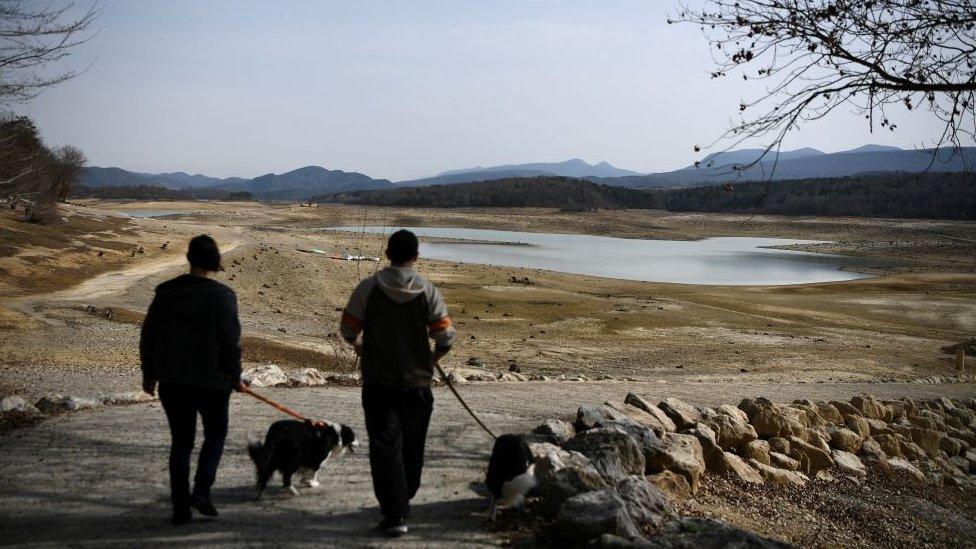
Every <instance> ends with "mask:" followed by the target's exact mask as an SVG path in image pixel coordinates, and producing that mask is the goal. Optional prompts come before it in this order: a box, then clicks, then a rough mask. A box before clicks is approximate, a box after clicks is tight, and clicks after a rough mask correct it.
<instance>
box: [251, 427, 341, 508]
mask: <svg viewBox="0 0 976 549" xmlns="http://www.w3.org/2000/svg"><path fill="white" fill-rule="evenodd" d="M357 446H359V441H358V440H356V433H354V432H353V430H352V429H350V428H349V426H347V425H340V424H338V423H329V422H325V423H322V424H315V425H313V424H312V423H309V422H305V421H294V420H283V421H278V422H275V423H273V424H272V425H271V427H270V428H269V429H268V434H267V435H266V436H265V437H264V442H263V443H262V442H261V440H260V439H259V438H256V437H255V438H251V439H250V440H248V443H247V452H248V454H250V455H251V460H252V461H254V465H255V467H256V468H257V497H261V493H262V492H264V489H265V488H266V487H267V486H268V480H270V479H271V475H273V474H274V472H275V471H279V472H281V478H282V481H283V484H284V487H285V489H287V490H288V491H289V492H291V493H292V494H294V495H296V496H297V495H298V488H296V487H295V485H294V484H292V476H293V475H294V474H295V473H299V474H302V475H303V476H304V477H305V481H306V482H307V483H308V485H309V486H310V487H312V488H316V487H318V486H319V480H318V475H319V468H321V467H322V465H323V464H324V463H325V461H326V460H327V459H329V457H331V456H332V455H333V454H335V453H336V452H338V454H339V455H341V454H342V453H343V452H345V451H346V450H349V451H350V452H352V451H353V449H354V448H355V447H357Z"/></svg>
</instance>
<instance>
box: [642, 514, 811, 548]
mask: <svg viewBox="0 0 976 549" xmlns="http://www.w3.org/2000/svg"><path fill="white" fill-rule="evenodd" d="M648 543H649V544H650V545H649V546H650V547H655V548H660V549H691V548H707V549H720V548H725V549H786V548H788V547H792V546H791V545H789V544H786V543H782V542H779V541H776V540H772V539H769V538H764V537H760V536H758V535H756V534H754V533H752V532H749V531H747V530H742V529H739V528H736V527H735V526H731V525H729V524H725V523H724V522H720V521H717V520H714V519H707V518H697V517H694V518H692V517H688V518H680V519H678V520H675V521H672V522H669V523H667V524H665V526H664V527H662V529H661V531H660V532H658V534H657V535H655V536H654V537H653V538H651V539H650V540H648Z"/></svg>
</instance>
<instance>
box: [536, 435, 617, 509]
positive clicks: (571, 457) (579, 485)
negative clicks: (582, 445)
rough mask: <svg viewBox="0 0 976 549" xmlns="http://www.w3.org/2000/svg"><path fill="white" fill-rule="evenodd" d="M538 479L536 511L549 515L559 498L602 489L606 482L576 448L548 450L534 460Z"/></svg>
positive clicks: (564, 499)
mask: <svg viewBox="0 0 976 549" xmlns="http://www.w3.org/2000/svg"><path fill="white" fill-rule="evenodd" d="M535 476H536V479H537V480H538V482H539V484H538V488H537V491H538V493H539V496H540V498H539V505H538V509H539V512H540V513H541V514H542V515H543V516H547V517H552V516H555V514H556V513H557V512H558V511H559V508H560V507H561V506H562V504H563V502H564V501H566V500H567V499H569V498H571V497H573V496H575V495H577V494H582V493H584V492H590V491H592V490H602V489H604V488H607V487H608V486H609V485H608V484H607V482H606V481H605V480H603V476H601V475H600V472H599V471H597V470H596V467H594V466H593V464H592V463H591V462H590V460H589V458H587V457H586V456H584V455H583V454H580V453H579V452H568V451H565V450H555V451H550V452H549V453H548V454H546V455H545V456H544V457H541V458H537V459H536V460H535Z"/></svg>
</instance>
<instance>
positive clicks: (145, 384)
mask: <svg viewBox="0 0 976 549" xmlns="http://www.w3.org/2000/svg"><path fill="white" fill-rule="evenodd" d="M142 390H143V391H145V393H146V394H147V395H149V396H156V380H155V379H143V380H142Z"/></svg>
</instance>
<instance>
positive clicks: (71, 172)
mask: <svg viewBox="0 0 976 549" xmlns="http://www.w3.org/2000/svg"><path fill="white" fill-rule="evenodd" d="M52 157H53V158H52V162H51V175H50V178H51V186H52V190H53V195H54V200H56V201H57V202H64V201H65V200H67V199H68V194H69V193H70V192H71V187H72V185H74V183H75V181H77V180H78V178H79V177H80V176H81V172H82V170H83V169H84V168H85V164H86V163H87V162H88V160H87V159H86V158H85V153H83V152H81V149H78V148H76V147H72V146H70V145H67V146H64V147H61V148H60V149H58V150H56V151H54V154H53V155H52Z"/></svg>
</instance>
